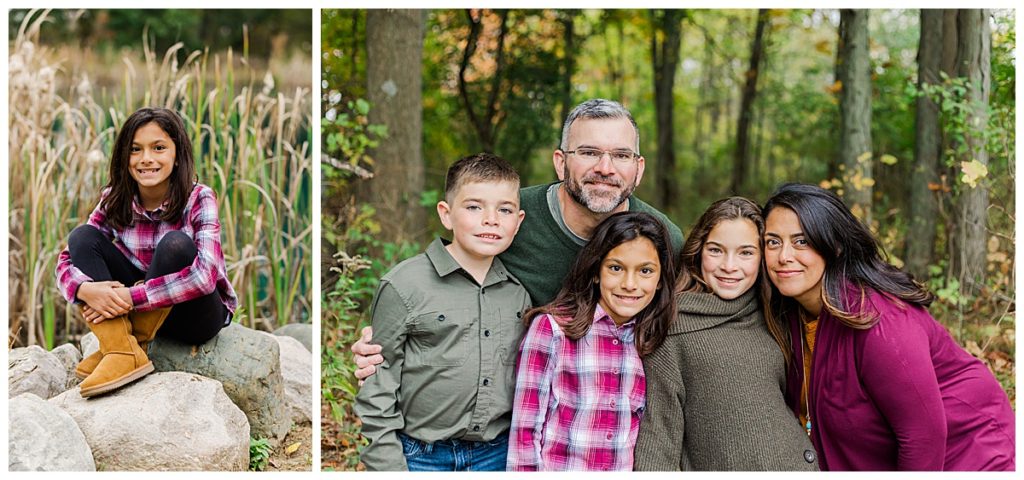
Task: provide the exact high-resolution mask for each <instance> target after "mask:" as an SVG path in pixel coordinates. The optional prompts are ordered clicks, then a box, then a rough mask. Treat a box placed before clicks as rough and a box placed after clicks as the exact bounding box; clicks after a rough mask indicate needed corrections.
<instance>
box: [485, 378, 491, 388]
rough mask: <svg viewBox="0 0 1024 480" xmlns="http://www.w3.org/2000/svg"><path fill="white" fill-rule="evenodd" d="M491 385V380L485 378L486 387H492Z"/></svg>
mask: <svg viewBox="0 0 1024 480" xmlns="http://www.w3.org/2000/svg"><path fill="white" fill-rule="evenodd" d="M490 384H491V380H490V379H488V378H485V379H484V386H485V387H486V386H488V385H490Z"/></svg>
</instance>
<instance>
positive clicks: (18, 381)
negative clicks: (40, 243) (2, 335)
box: [7, 343, 277, 400]
mask: <svg viewBox="0 0 1024 480" xmlns="http://www.w3.org/2000/svg"><path fill="white" fill-rule="evenodd" d="M274 345H275V346H276V345H277V344H276V343H275V344H274ZM7 366H8V368H9V370H8V372H7V386H8V391H7V396H8V398H12V397H16V396H18V395H21V394H22V393H33V394H35V395H36V396H37V397H39V398H42V399H44V400H45V399H47V398H50V397H53V396H54V395H57V394H59V393H60V392H63V391H64V389H65V388H64V387H65V386H66V385H67V381H68V373H67V371H65V370H64V365H62V364H61V361H60V360H59V359H58V358H57V357H56V356H55V355H53V354H52V353H50V352H47V351H46V350H43V348H42V347H40V346H38V345H31V346H28V347H24V348H15V349H14V350H11V351H10V353H9V355H8V357H7Z"/></svg>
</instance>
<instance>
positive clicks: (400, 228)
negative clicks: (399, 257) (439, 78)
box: [366, 9, 426, 242]
mask: <svg viewBox="0 0 1024 480" xmlns="http://www.w3.org/2000/svg"><path fill="white" fill-rule="evenodd" d="M425 15H426V12H425V11H423V10H382V9H373V10H369V11H368V12H367V15H366V83H367V88H366V95H367V99H368V100H369V101H370V103H371V104H372V105H373V107H372V108H371V110H370V114H369V121H370V123H371V124H383V125H386V126H387V130H388V138H387V140H386V141H383V142H380V145H379V146H378V147H377V148H376V149H374V151H373V154H372V156H373V158H374V159H375V161H376V164H375V168H374V171H375V178H374V180H373V181H372V182H369V184H370V186H369V188H370V194H371V195H372V197H371V202H372V204H373V205H375V206H376V207H377V213H378V215H377V219H379V220H380V223H381V238H382V239H384V240H386V241H393V242H400V241H403V240H409V239H415V238H416V237H418V236H419V235H421V234H422V233H423V231H424V230H425V228H426V224H425V222H424V220H425V219H424V216H423V214H422V213H421V210H420V208H419V193H420V192H422V191H423V152H422V137H423V134H422V132H423V120H422V113H421V112H422V110H423V105H422V103H423V102H422V99H421V91H422V81H421V78H422V76H421V74H420V65H421V63H422V58H423V33H424V29H425V28H424V25H425V23H426V18H425Z"/></svg>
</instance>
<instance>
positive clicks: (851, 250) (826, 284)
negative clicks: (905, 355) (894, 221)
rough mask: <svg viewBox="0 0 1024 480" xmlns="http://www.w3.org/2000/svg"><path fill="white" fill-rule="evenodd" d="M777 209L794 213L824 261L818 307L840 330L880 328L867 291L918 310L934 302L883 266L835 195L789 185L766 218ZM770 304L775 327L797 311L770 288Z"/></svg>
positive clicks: (878, 248)
mask: <svg viewBox="0 0 1024 480" xmlns="http://www.w3.org/2000/svg"><path fill="white" fill-rule="evenodd" d="M776 208H787V209H789V210H792V211H793V212H794V213H796V216H797V218H798V219H799V220H800V229H801V230H802V231H803V234H804V238H805V239H806V240H807V243H808V244H809V245H810V247H811V248H813V249H814V251H815V252H817V253H818V255H821V257H822V258H824V259H825V272H824V274H823V278H822V280H821V302H822V306H823V308H825V309H826V310H827V311H828V312H829V314H831V315H832V316H834V317H835V318H836V319H837V320H839V321H840V322H841V323H843V324H844V325H846V326H848V327H850V328H856V329H861V330H863V329H868V328H871V327H872V326H873V325H874V324H876V323H878V320H879V319H878V317H877V315H875V313H874V312H873V311H869V310H868V309H865V308H864V302H865V300H866V297H867V294H866V291H865V290H866V289H867V288H871V289H874V290H876V291H878V292H879V293H881V294H883V295H885V296H887V297H889V298H892V299H894V300H901V301H903V302H906V303H910V304H914V305H920V306H922V307H927V306H928V305H930V304H931V302H932V300H933V299H934V297H933V296H932V294H931V293H929V292H928V290H926V289H925V288H924V286H922V285H921V284H919V283H917V282H915V281H914V278H913V276H911V275H910V274H909V273H907V272H905V271H903V270H900V269H898V268H896V267H894V266H893V265H891V264H890V263H889V262H888V261H887V260H888V255H887V254H886V253H885V250H884V249H883V248H882V245H881V244H880V243H879V242H878V239H876V238H875V236H874V235H872V234H871V231H870V230H868V228H867V227H866V226H864V224H863V223H861V222H860V220H858V219H857V217H855V216H854V215H853V213H852V212H850V209H849V208H847V207H846V205H844V204H843V202H842V200H840V199H839V197H837V196H836V195H835V194H834V193H832V192H830V191H828V190H825V189H823V188H821V187H818V186H816V185H807V184H800V183H787V184H785V185H783V186H781V187H779V189H778V190H776V191H775V193H774V194H772V197H771V198H769V199H768V202H767V203H765V205H764V210H763V211H762V213H763V215H764V218H768V215H769V214H770V213H771V211H772V210H774V209H776ZM847 288H853V289H854V291H855V292H856V293H857V295H855V297H857V298H852V297H853V296H851V295H849V294H848V293H846V291H845V290H846V289H847ZM769 303H770V306H769V308H768V309H767V311H766V312H765V317H766V318H767V319H768V321H769V322H771V323H775V324H776V325H781V321H782V318H784V316H785V315H786V313H787V312H793V311H796V310H795V309H796V308H798V306H797V305H795V303H796V301H795V300H793V299H791V298H787V297H785V296H783V295H782V293H780V292H779V290H778V289H777V288H775V286H774V285H772V286H771V300H770V302H769Z"/></svg>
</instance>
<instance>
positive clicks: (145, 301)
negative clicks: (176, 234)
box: [128, 187, 227, 311]
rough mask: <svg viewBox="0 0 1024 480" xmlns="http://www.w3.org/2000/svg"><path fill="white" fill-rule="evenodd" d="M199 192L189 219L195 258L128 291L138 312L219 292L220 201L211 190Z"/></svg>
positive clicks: (205, 188)
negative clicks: (172, 271) (181, 266)
mask: <svg viewBox="0 0 1024 480" xmlns="http://www.w3.org/2000/svg"><path fill="white" fill-rule="evenodd" d="M197 188H202V190H201V191H200V192H198V193H197V198H196V201H195V204H194V205H193V206H192V208H191V209H190V210H189V216H188V219H187V221H188V222H190V223H191V224H192V229H193V231H194V232H195V235H194V237H193V239H192V240H193V241H194V242H195V245H196V252H197V253H196V258H195V260H193V261H192V264H191V265H189V266H188V267H185V268H183V269H182V270H180V271H178V272H174V273H169V274H167V275H163V276H160V277H156V278H153V279H150V280H147V281H146V282H145V283H143V284H141V285H136V286H133V287H131V288H129V289H128V291H129V293H130V294H131V296H132V303H133V304H134V305H135V309H136V310H139V311H146V310H154V309H157V308H164V307H170V306H172V305H175V304H178V303H182V302H187V301H189V300H193V299H196V298H199V297H202V296H204V295H207V294H209V293H211V292H213V291H214V290H215V289H216V288H217V270H218V269H221V270H224V269H225V265H224V252H223V250H222V248H221V244H220V217H219V214H218V211H217V199H216V197H214V194H213V190H210V189H209V188H208V187H197ZM224 273H225V275H224V276H225V277H226V276H227V275H226V272H224Z"/></svg>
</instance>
